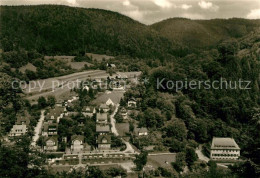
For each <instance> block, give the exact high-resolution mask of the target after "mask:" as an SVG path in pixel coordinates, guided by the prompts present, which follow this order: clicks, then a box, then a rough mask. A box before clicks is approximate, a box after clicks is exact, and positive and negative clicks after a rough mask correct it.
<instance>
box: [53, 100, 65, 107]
mask: <svg viewBox="0 0 260 178" xmlns="http://www.w3.org/2000/svg"><path fill="white" fill-rule="evenodd" d="M55 104H56V106H57V107H62V106H63V105H64V100H62V99H58V100H57V101H56V103H55Z"/></svg>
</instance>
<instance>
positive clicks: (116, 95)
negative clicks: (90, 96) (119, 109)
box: [93, 91, 124, 104]
mask: <svg viewBox="0 0 260 178" xmlns="http://www.w3.org/2000/svg"><path fill="white" fill-rule="evenodd" d="M122 97H124V92H118V91H111V92H109V93H103V94H102V95H100V96H98V97H97V98H96V99H95V100H94V101H93V103H94V104H100V103H106V102H107V100H108V99H111V100H112V101H113V103H114V104H118V103H120V99H121V98H122Z"/></svg>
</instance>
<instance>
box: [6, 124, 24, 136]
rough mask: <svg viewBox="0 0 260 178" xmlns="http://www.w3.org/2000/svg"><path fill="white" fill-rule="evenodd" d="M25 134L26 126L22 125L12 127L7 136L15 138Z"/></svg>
mask: <svg viewBox="0 0 260 178" xmlns="http://www.w3.org/2000/svg"><path fill="white" fill-rule="evenodd" d="M26 132H27V126H26V125H25V124H24V125H13V128H12V129H11V131H10V133H9V136H10V137H17V136H21V135H24V134H25V133H26Z"/></svg>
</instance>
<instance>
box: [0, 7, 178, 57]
mask: <svg viewBox="0 0 260 178" xmlns="http://www.w3.org/2000/svg"><path fill="white" fill-rule="evenodd" d="M0 13H1V19H0V23H1V24H0V25H1V46H2V47H1V48H3V50H4V51H11V50H15V49H18V48H24V49H25V50H27V51H29V50H36V51H37V52H39V53H41V54H48V55H51V54H54V55H58V54H66V55H78V54H79V53H80V52H84V51H87V52H94V53H99V54H110V55H119V54H121V55H129V56H132V57H146V58H147V57H149V58H162V57H166V56H167V54H171V55H181V54H179V52H178V51H179V49H181V48H182V46H179V45H177V44H176V43H173V42H171V41H170V40H168V39H166V38H164V37H162V36H160V34H159V33H158V32H156V31H154V30H152V29H151V28H149V27H148V26H146V25H143V24H141V23H139V22H137V21H134V20H132V19H130V18H129V17H126V16H123V15H121V14H119V13H116V12H111V11H106V10H100V9H83V8H73V7H66V6H47V5H46V6H18V7H6V6H1V10H0Z"/></svg>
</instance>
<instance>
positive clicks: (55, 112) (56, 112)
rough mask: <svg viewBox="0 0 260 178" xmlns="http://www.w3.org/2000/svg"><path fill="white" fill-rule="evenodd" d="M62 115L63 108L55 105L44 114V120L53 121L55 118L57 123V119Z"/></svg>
mask: <svg viewBox="0 0 260 178" xmlns="http://www.w3.org/2000/svg"><path fill="white" fill-rule="evenodd" d="M63 115H64V108H62V107H55V108H54V109H51V110H50V111H49V112H48V113H47V114H46V116H45V120H46V121H48V122H53V121H54V120H56V121H57V122H58V123H59V119H60V118H62V117H63Z"/></svg>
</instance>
